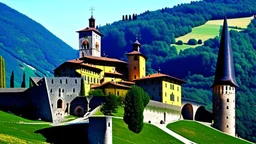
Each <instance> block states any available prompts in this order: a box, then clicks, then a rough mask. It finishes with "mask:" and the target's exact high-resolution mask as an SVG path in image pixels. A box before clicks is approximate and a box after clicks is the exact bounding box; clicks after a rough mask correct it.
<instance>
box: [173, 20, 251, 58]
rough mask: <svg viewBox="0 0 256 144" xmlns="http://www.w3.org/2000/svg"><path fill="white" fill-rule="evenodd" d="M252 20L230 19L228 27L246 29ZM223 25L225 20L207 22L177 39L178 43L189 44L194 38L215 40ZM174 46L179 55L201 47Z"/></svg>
mask: <svg viewBox="0 0 256 144" xmlns="http://www.w3.org/2000/svg"><path fill="white" fill-rule="evenodd" d="M252 19H253V17H245V18H236V19H228V25H229V26H230V27H235V26H237V27H239V28H246V27H247V26H248V24H249V23H250V22H251V20H252ZM222 24H223V20H210V21H207V22H206V23H205V24H204V25H201V26H198V27H194V28H192V32H190V33H188V34H186V35H184V36H181V37H178V38H176V41H178V40H182V41H183V43H187V42H188V40H189V39H191V38H194V39H196V40H199V39H201V40H202V41H203V42H204V41H206V40H208V39H210V38H214V37H216V36H218V35H219V30H220V26H222ZM231 29H232V30H237V31H241V30H240V29H235V28H229V30H231ZM172 46H175V47H176V49H177V51H178V53H179V51H180V50H185V49H188V48H191V47H192V48H194V47H196V46H199V45H196V46H191V45H186V44H184V45H175V44H172Z"/></svg>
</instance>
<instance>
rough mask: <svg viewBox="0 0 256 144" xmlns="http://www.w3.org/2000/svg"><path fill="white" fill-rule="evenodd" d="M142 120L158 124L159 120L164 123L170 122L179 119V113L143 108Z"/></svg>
mask: <svg viewBox="0 0 256 144" xmlns="http://www.w3.org/2000/svg"><path fill="white" fill-rule="evenodd" d="M143 114H144V122H145V123H153V124H160V122H161V121H163V122H165V123H170V122H172V121H176V120H179V119H180V114H173V113H167V112H159V111H153V110H149V109H144V113H143Z"/></svg>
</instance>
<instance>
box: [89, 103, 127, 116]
mask: <svg viewBox="0 0 256 144" xmlns="http://www.w3.org/2000/svg"><path fill="white" fill-rule="evenodd" d="M94 115H104V114H103V113H102V112H101V111H100V109H99V110H98V111H97V112H96V113H95V114H94ZM112 116H116V117H123V116H124V105H122V106H118V108H117V112H116V113H112Z"/></svg>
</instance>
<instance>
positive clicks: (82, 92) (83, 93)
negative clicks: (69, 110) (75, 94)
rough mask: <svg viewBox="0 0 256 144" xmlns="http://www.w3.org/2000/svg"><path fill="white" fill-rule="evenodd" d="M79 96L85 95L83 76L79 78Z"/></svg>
mask: <svg viewBox="0 0 256 144" xmlns="http://www.w3.org/2000/svg"><path fill="white" fill-rule="evenodd" d="M80 94H81V96H85V95H86V93H85V84H84V78H81V92H80Z"/></svg>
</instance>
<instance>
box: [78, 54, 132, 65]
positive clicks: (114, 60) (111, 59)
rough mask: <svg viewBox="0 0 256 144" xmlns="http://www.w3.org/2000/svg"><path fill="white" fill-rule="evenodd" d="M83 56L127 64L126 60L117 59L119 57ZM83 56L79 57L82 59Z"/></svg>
mask: <svg viewBox="0 0 256 144" xmlns="http://www.w3.org/2000/svg"><path fill="white" fill-rule="evenodd" d="M83 58H87V59H93V60H99V61H108V62H119V63H125V64H127V62H125V61H122V60H119V59H115V58H108V57H97V56H85V57H83ZM83 58H81V59H83Z"/></svg>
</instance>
